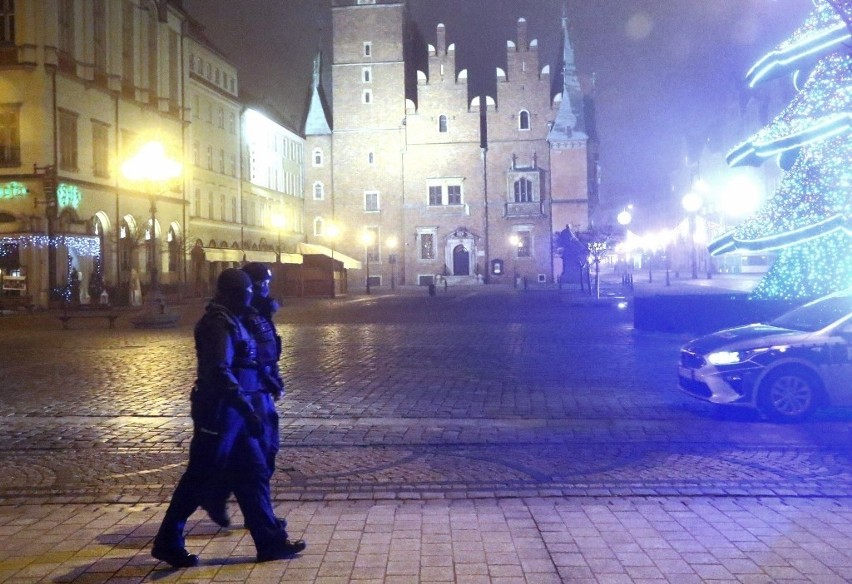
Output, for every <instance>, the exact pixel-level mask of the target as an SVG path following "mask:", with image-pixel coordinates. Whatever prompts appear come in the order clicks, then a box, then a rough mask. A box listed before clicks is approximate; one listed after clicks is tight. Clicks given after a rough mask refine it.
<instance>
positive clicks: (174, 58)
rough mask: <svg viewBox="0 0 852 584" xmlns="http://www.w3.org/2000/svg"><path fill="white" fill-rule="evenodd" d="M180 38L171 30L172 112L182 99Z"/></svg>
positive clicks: (170, 85) (169, 64)
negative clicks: (179, 57)
mask: <svg viewBox="0 0 852 584" xmlns="http://www.w3.org/2000/svg"><path fill="white" fill-rule="evenodd" d="M179 43H180V39H179V38H178V33H177V32H175V31H173V30H169V58H168V68H169V103H170V104H171V108H172V112H174V111H175V110H177V107H178V102H179V101H180V99H179V95H178V90H179V89H180V80H179V78H180V70H179V69H178V62H179V61H178V45H179Z"/></svg>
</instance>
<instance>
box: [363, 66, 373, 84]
mask: <svg viewBox="0 0 852 584" xmlns="http://www.w3.org/2000/svg"><path fill="white" fill-rule="evenodd" d="M361 81H363V82H364V83H372V82H373V68H372V67H364V68H363V69H361Z"/></svg>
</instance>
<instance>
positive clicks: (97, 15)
mask: <svg viewBox="0 0 852 584" xmlns="http://www.w3.org/2000/svg"><path fill="white" fill-rule="evenodd" d="M7 1H8V3H10V4H11V3H12V1H13V0H5V1H3V0H0V5H3V4H6V3H7ZM104 2H106V0H94V3H93V4H92V12H93V13H94V14H93V21H94V22H93V25H94V27H93V30H92V44H94V48H95V75H96V76H98V77H102V76H103V75H106V55H107V46H106V38H107V35H106V6H105V5H104ZM0 10H2V7H0Z"/></svg>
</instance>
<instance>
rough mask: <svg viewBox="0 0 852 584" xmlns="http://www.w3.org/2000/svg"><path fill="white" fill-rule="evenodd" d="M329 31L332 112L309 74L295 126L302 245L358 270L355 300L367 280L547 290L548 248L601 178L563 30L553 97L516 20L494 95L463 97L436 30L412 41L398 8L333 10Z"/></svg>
mask: <svg viewBox="0 0 852 584" xmlns="http://www.w3.org/2000/svg"><path fill="white" fill-rule="evenodd" d="M332 25H333V34H332V38H333V57H332V66H331V75H332V79H331V86H332V95H333V102H332V103H331V104H330V105H331V107H327V106H326V104H325V103H324V102H323V100H322V96H321V95H320V90H319V87H320V83H319V67H315V73H314V87H313V96H312V101H311V106H310V108H309V111H308V114H307V120H306V124H305V134H306V150H307V152H309V154H310V160H309V161H308V164H307V165H306V170H305V173H306V180H305V182H306V190H307V193H306V197H305V216H306V225H307V228H306V240H307V242H308V243H309V244H315V245H324V246H326V247H331V248H332V249H337V250H338V251H339V252H342V253H344V254H347V255H348V256H352V257H354V258H359V259H361V260H363V262H362V263H363V266H362V268H361V269H359V270H355V271H352V273H350V276H349V283H350V286H352V287H353V288H354V289H356V290H357V289H358V288H363V286H364V283H365V282H366V279H367V275H368V274H369V278H370V283H371V285H373V286H388V285H389V284H391V283H398V284H407V285H417V284H420V285H424V284H428V283H433V282H437V283H441V282H443V281H446V282H447V283H449V284H451V285H463V284H478V283H483V282H495V283H511V282H512V281H513V280H512V276H513V275H517V276H519V277H521V278H523V279H525V280H526V281H527V282H540V283H543V284H544V283H550V282H553V281H554V279H555V278H558V277H559V273H558V270H557V269H555V268H554V262H553V252H554V250H553V245H552V235H551V234H552V233H553V232H554V231H556V230H559V229H562V228H564V225H565V223H566V222H569V223H571V224H572V227H574V228H575V229H583V228H585V227H587V226H588V217H589V202H590V197H589V194H590V193H589V191H590V188H589V186H590V184H594V181H590V180H589V176H590V174H592V173H590V168H595V167H596V161H595V159H594V157H592V160H591V161H592V164H591V165H589V164H588V159H589V148H588V146H587V144H588V142H589V137H588V135H587V133H586V132H585V131H584V119H585V116H584V115H583V109H584V98H583V95H582V94H581V92H579V82H578V80H577V77H576V73H575V70H574V63H573V52H572V51H571V46H570V41H569V39H568V33H567V30H568V29H567V18H563V22H562V26H563V31H564V40H565V48H564V50H563V54H562V58H561V61H563V64H562V77H563V78H564V81H563V84H562V85H563V87H562V88H560V89H561V91H555V92H554V91H553V90H552V84H553V79H551V74H550V67H549V66H548V65H544V66H542V65H541V63H540V56H539V52H538V43H537V41H536V40H534V39H533V40H530V39H528V38H527V23H526V21H525V20H524V19H520V20H519V21H518V23H517V36H516V38H515V39H514V40H509V41H507V44H506V47H507V49H506V50H507V53H506V62H507V67H506V69H505V70H503V69H501V68H497V69H496V71H495V76H496V86H497V91H496V96H487V95H486V96H479V95H473V96H472V93H475V92H473V91H472V90H471V88H470V87H469V86H468V73H467V71H466V70H461V71H459V70H458V69H457V67H456V51H455V45H454V44H453V43H450V42H448V31H447V30H446V27H445V26H444V25H438V26H437V27H436V30H435V31H434V32H433V36H431V38H432V39H434V40H433V41H432V42H429V44H428V45H427V46H425V47H419V46H416V45H415V44H414V43H413V42H412V40H411V39H413V38H416V37H417V35H413V34H410V33H411V30H412V28H411V27H412V26H413V25H412V23H411V22H410V21H409V19H408V15H407V10H406V5H405V2H404V1H399V0H334V4H333V6H332ZM427 38H428V37H427ZM418 51H425V52H426V53H427V54H426V58H425V59H418V58H417V57H418ZM418 62H425V63H427V67H426V69H427V70H426V71H419V70H416V67H415V63H418ZM575 89H576V90H577V91H575ZM566 92H568V93H569V95H568V96H566V98H564V99H563V98H562V96H563V95H564V94H565V93H566ZM554 94H556V97H555V98H554ZM329 114H331V115H329ZM554 162H556V163H557V165H556V167H554ZM592 200H594V199H592ZM365 233H366V234H367V237H365ZM495 263H496V264H500V266H498V267H497V268H495Z"/></svg>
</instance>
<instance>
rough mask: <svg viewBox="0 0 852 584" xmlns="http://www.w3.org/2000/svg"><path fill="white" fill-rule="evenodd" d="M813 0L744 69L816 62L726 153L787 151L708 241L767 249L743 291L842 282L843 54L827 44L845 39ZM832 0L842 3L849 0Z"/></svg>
mask: <svg viewBox="0 0 852 584" xmlns="http://www.w3.org/2000/svg"><path fill="white" fill-rule="evenodd" d="M814 4H815V5H816V10H815V12H814V14H812V15H811V16H810V17H809V19H808V21H807V22H806V23H805V26H804V27H802V28H801V29H799V30H798V31H797V32H796V33H795V34H794V35H793V37H792V38H791V39H789V40H788V41H787V42H785V43H784V44H782V45H781V46H780V47H779V49H777V50H776V51H773V53H770V55H769V57H767V58H764V59H762V60H761V61H760V62H758V64H757V65H755V67H754V68H752V70H751V71H750V72H749V76H750V82H751V85H754V83H756V82H757V81H758V80H760V79H761V78H765V77H767V76H768V75H770V74H773V75H774V74H777V73H780V72H782V71H789V70H790V69H793V68H795V67H798V66H801V65H802V64H804V63H805V60H804V59H803V58H804V57H809V58H818V57H821V59H820V61H819V62H818V63H817V64H816V66H815V68H814V70H813V72H812V73H811V75H810V76H809V78H808V80H807V81H806V82H805V84H804V86H803V87H802V89H801V91H800V92H799V94H797V96H796V97H795V98H794V100H793V101H792V102H791V103H790V105H789V106H788V107H787V108H785V110H784V111H783V112H782V113H781V114H780V115H779V116H777V117H776V118H775V119H774V120H773V121H772V122H771V123H770V124H769V125H768V126H766V127H765V128H763V129H762V130H761V131H759V132H758V133H757V134H755V135H754V136H752V137H751V138H750V139H749V140H748V141H747V142H745V143H743V144H741V145H740V146H738V147H737V148H735V149H734V150H733V151H732V152H731V153H730V154H729V155H728V161H729V163H730V164H732V165H737V164H760V163H761V162H762V161H763V160H765V159H766V158H768V157H770V156H772V155H775V154H779V153H787V154H784V156H783V157H782V158H788V159H789V161H794V162H792V167H791V168H790V170H789V172H787V173H786V174H785V175H784V177H783V179H782V181H781V184H780V186H779V188H778V190H777V191H776V192H775V195H774V196H773V197H772V198H771V199H770V200H769V201H767V202H765V203H764V204H763V205H762V206H761V207H760V208H759V209H758V211H757V212H756V213H755V214H754V215H753V216H752V217H750V218H749V219H747V220H746V221H745V222H743V223H742V224H741V225H739V226H737V227H736V228H734V229H733V230H732V231H730V232H728V233H726V234H724V235H722V236H721V237H718V238H716V239H715V240H714V241H712V242H711V243H710V245H709V246H708V250H709V251H710V253H711V254H713V255H719V254H722V253H726V252H729V251H733V250H735V249H740V250H748V251H770V250H772V251H775V252H776V253H777V258H776V260H775V262H774V263H773V265H772V266H771V267H770V269H769V271H768V272H767V274H766V276H765V277H764V278H763V280H762V281H761V282H760V284H759V285H758V286H757V288H755V290H754V291H753V292H752V296H753V297H757V298H761V297H764V298H765V297H773V298H786V299H805V298H813V297H817V296H821V295H824V294H828V293H830V292H834V291H837V290H841V289H845V288H848V287H849V286H852V164H850V161H852V132H850V130H852V55H850V52H849V48H848V47H845V46H842V42H841V43H838V42H835V41H836V40H837V39H838V38H841V37H842V38H843V39H845V40H850V39H851V38H852V37H850V35H849V30H848V28H846V25H845V23H844V22H843V21H842V19H840V18H839V15H838V14H837V13H835V12H834V9H833V8H832V7H831V6H830V5H829V4H828V3H827V2H826V1H825V0H815V2H814ZM841 4H842V5H843V9H844V10H848V9H849V8H852V0H842V2H841ZM840 27H842V29H843V30H841V29H840ZM832 39H833V40H832ZM844 42H845V41H844ZM794 66H795V67H794ZM791 154H792V155H793V156H790V155H791ZM785 168H787V166H786V165H785Z"/></svg>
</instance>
